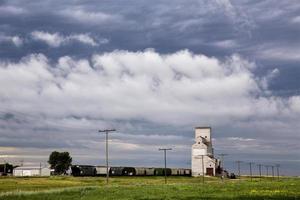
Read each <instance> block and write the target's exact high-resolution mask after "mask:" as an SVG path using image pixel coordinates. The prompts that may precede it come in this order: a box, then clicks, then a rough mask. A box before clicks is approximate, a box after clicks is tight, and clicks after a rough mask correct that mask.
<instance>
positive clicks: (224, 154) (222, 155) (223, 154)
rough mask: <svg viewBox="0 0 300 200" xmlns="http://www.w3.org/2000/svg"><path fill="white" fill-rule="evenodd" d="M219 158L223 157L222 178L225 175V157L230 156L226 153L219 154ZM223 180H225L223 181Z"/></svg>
mask: <svg viewBox="0 0 300 200" xmlns="http://www.w3.org/2000/svg"><path fill="white" fill-rule="evenodd" d="M218 155H219V156H221V165H222V176H223V175H224V166H225V165H224V156H227V155H228V154H226V153H221V154H218ZM222 180H223V179H222Z"/></svg>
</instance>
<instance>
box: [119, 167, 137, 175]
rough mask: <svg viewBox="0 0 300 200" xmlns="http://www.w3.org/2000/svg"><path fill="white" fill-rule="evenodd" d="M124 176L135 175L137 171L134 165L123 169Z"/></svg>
mask: <svg viewBox="0 0 300 200" xmlns="http://www.w3.org/2000/svg"><path fill="white" fill-rule="evenodd" d="M122 175H123V176H135V175H136V171H135V168H134V167H124V168H123V171H122Z"/></svg>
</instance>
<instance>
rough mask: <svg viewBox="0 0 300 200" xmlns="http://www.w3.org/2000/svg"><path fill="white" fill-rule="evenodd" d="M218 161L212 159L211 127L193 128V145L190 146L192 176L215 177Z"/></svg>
mask: <svg viewBox="0 0 300 200" xmlns="http://www.w3.org/2000/svg"><path fill="white" fill-rule="evenodd" d="M217 166H218V160H217V159H215V158H214V151H213V147H212V139H211V127H196V128H195V143H194V144H193V146H192V176H202V175H208V176H215V175H216V168H217Z"/></svg>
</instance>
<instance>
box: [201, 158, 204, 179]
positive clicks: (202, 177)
mask: <svg viewBox="0 0 300 200" xmlns="http://www.w3.org/2000/svg"><path fill="white" fill-rule="evenodd" d="M201 158H202V183H203V184H204V155H201Z"/></svg>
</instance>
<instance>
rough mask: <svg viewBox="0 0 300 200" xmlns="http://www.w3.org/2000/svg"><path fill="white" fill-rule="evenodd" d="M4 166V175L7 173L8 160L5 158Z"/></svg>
mask: <svg viewBox="0 0 300 200" xmlns="http://www.w3.org/2000/svg"><path fill="white" fill-rule="evenodd" d="M3 168H4V175H6V160H4V166H3Z"/></svg>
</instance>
